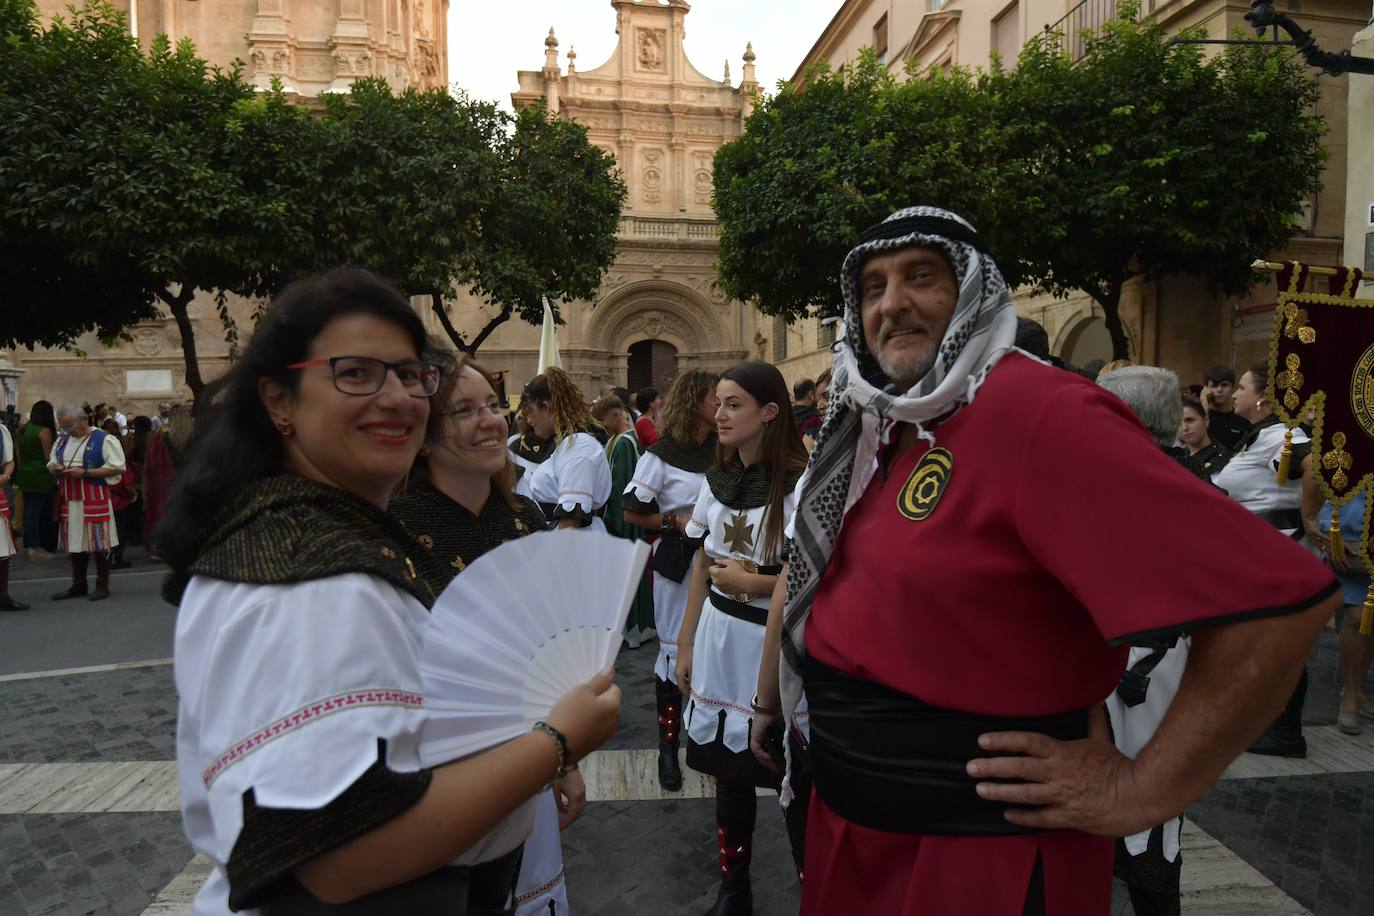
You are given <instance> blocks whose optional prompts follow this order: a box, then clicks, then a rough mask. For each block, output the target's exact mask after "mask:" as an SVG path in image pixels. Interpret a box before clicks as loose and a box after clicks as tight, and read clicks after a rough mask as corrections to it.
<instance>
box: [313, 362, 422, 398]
mask: <svg viewBox="0 0 1374 916" xmlns="http://www.w3.org/2000/svg"><path fill="white" fill-rule="evenodd" d="M314 366H328V367H329V369H330V372H331V373H332V374H333V376H334V388H335V389H336V390H337V391H338V392H339V393H341V394H353V395H369V394H376V393H377V392H379V391H381V390H382V386H383V385H385V384H386V374H387V372H388V371H390V372H394V373H396V378H397V379H399V380H400V382H401V385H402V386H403V387H404V388H405V390H406V394H409V395H410V396H411V397H412V398H428V397H433V396H434V394H435V392H437V391H438V390H439V380H440V379H442V378H443V375H444V371H443V369H442V368H441V367H440V366H437V365H435V364H434V363H431V362H426V361H425V360H422V359H405V360H401V361H400V362H399V363H389V362H387V361H386V360H384V359H374V358H373V357H371V356H329V357H321V358H320V359H308V360H306V361H305V362H300V363H292V364H291V365H289V366H287V367H286V368H288V369H310V368H312V367H314Z"/></svg>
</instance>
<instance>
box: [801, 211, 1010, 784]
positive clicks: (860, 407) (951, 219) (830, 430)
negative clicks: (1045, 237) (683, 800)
mask: <svg viewBox="0 0 1374 916" xmlns="http://www.w3.org/2000/svg"><path fill="white" fill-rule="evenodd" d="M912 245H927V246H930V247H934V248H939V249H941V250H942V251H943V252H944V253H945V255H946V256H947V257H948V258H949V262H950V265H951V266H952V267H953V268H954V275H955V277H956V278H957V279H958V284H959V299H958V302H957V304H956V305H955V307H954V314H953V315H951V316H950V321H949V327H948V328H947V329H946V331H945V336H944V339H943V340H942V341H941V342H940V349H939V353H938V356H937V357H936V360H935V365H934V366H933V367H932V368H931V369H930V371H929V372H927V373H926V374H925V376H924V377H922V378H921V380H920V381H918V382H917V383H916V385H915V386H914V387H912V388H911V389H910V390H908V391H906V392H905V393H901V392H898V391H896V390H895V389H894V386H892V385H891V384H890V383H888V381H887V379H886V377H885V376H884V375H883V374H882V371H881V370H880V369H879V368H878V364H877V361H876V360H875V359H874V358H873V354H871V353H870V352H869V351H868V347H867V345H866V344H865V342H864V331H863V319H862V316H861V315H860V309H859V306H860V291H859V275H860V273H861V271H862V269H863V262H864V260H865V259H866V258H867V257H868V256H870V255H873V254H877V253H880V252H886V251H893V250H895V249H898V248H906V247H909V246H912ZM840 291H841V292H842V293H843V295H844V320H845V337H844V340H843V341H841V342H840V343H839V344H837V345H836V347H835V363H834V368H833V370H832V380H831V387H830V391H831V394H830V411H829V414H828V415H827V417H826V419H825V425H824V426H823V427H822V428H821V430H820V433H819V434H818V435H817V437H816V447H815V449H814V450H813V451H812V453H811V462H810V464H809V465H808V467H807V469H806V474H805V475H804V476H803V478H802V484H801V487H802V489H801V496H800V498H799V499H798V501H797V512H796V517H795V521H794V536H793V540H792V545H791V549H790V550H789V552H788V572H787V603H786V610H785V612H784V617H783V638H782V665H781V672H780V687H781V693H782V705H783V711H784V716H783V721H785V722H787V723H789V727H791V726H790V723H791V721H792V715H793V713H794V711H795V710H796V708H797V704H798V703H799V702H800V700H801V695H802V680H801V664H802V658H803V657H804V656H805V654H806V618H807V617H808V616H809V615H810V613H811V602H812V600H813V599H814V598H815V595H816V589H817V587H818V586H819V585H820V581H821V575H822V573H823V572H824V571H825V568H826V565H827V564H828V563H829V562H830V555H831V554H832V553H833V552H834V550H835V544H836V542H837V541H838V540H839V536H840V529H841V527H842V526H843V524H844V517H845V515H846V514H847V513H848V512H849V510H850V509H851V508H853V506H854V504H855V503H857V502H858V501H859V498H860V497H861V496H862V495H863V493H864V489H865V488H866V487H867V486H868V482H869V481H870V480H872V479H873V475H874V473H875V472H876V471H877V468H878V451H879V449H880V448H881V447H882V445H883V444H885V443H886V442H887V440H888V436H889V434H890V433H891V431H892V428H893V427H894V426H895V425H896V424H898V423H910V424H913V425H914V426H915V427H916V430H917V432H918V433H919V435H920V436H921V438H922V439H924V440H926V441H927V442H929V443H930V444H931V445H932V446H933V445H934V444H935V435H934V433H933V432H932V431H931V430H929V429H927V428H926V426H925V424H926V423H929V422H930V421H931V420H935V419H938V418H941V417H945V416H947V415H949V414H950V413H952V412H953V411H956V410H958V409H960V408H961V407H963V406H964V405H966V404H968V403H969V402H970V401H972V400H973V397H974V395H975V394H976V393H977V391H978V387H979V386H980V385H982V383H983V380H984V379H986V378H987V375H988V372H989V370H991V369H992V367H993V366H994V365H995V364H996V363H997V361H998V360H999V359H1001V358H1002V357H1003V356H1004V355H1005V354H1006V353H1007V352H1008V351H1010V350H1011V349H1012V345H1013V342H1014V341H1015V339H1016V313H1015V311H1013V309H1012V305H1011V294H1010V293H1009V292H1008V290H1007V284H1006V281H1004V280H1003V279H1002V274H1001V272H1000V271H999V270H998V269H997V265H996V264H994V263H993V261H992V259H991V258H990V257H989V256H988V255H987V254H986V253H984V252H983V251H982V243H981V242H980V241H979V239H978V236H977V233H976V232H975V231H974V229H973V227H972V226H971V225H969V224H968V222H966V221H965V220H964V219H962V218H961V217H959V216H956V215H955V214H953V213H950V212H949V211H947V210H941V209H938V208H936V207H908V208H906V209H904V210H898V211H897V212H896V213H893V214H892V215H891V216H889V217H888V218H887V219H885V220H883V222H881V223H879V224H878V225H876V226H874V227H873V228H871V229H869V230H868V231H867V232H865V233H864V234H863V235H862V236H861V237H860V239H859V243H858V244H857V245H855V246H854V248H853V249H851V250H850V252H849V254H848V255H847V256H846V257H845V259H844V264H843V266H841V268H840ZM788 746H789V747H790V743H789V744H788ZM783 786H784V793H785V794H788V793H786V787H787V780H783ZM788 800H789V799H788V798H784V800H783V801H784V803H786V802H787V801H788Z"/></svg>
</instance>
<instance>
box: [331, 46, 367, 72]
mask: <svg viewBox="0 0 1374 916" xmlns="http://www.w3.org/2000/svg"><path fill="white" fill-rule="evenodd" d="M334 63H335V65H336V66H337V68H338V74H339V75H340V76H367V75H368V74H370V73H371V72H372V52H371V51H354V50H346V49H344V48H338V49H336V50H335V51H334Z"/></svg>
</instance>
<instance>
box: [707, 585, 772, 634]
mask: <svg viewBox="0 0 1374 916" xmlns="http://www.w3.org/2000/svg"><path fill="white" fill-rule="evenodd" d="M711 606H712V607H714V608H715V609H716V610H718V611H720V612H721V613H722V614H729V615H730V616H731V617H738V618H739V619H740V620H746V621H748V622H749V623H756V624H758V625H759V626H761V627H762V626H767V625H768V608H766V607H755V606H754V605H752V604H745V603H744V602H743V601H736V600H735V599H734V598H730V597H727V596H725V595H722V594H721V593H720V592H718V591H716V590H715V589H711Z"/></svg>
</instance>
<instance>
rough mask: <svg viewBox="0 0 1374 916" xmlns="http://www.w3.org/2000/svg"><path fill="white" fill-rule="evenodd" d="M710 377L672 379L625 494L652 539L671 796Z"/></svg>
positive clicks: (662, 747) (693, 373) (661, 733)
mask: <svg viewBox="0 0 1374 916" xmlns="http://www.w3.org/2000/svg"><path fill="white" fill-rule="evenodd" d="M719 379H720V376H718V375H716V374H715V373H714V372H705V371H703V370H700V369H693V370H690V371H688V372H684V373H683V374H681V375H679V376H678V377H677V379H676V380H674V382H673V387H672V388H671V389H670V390H669V391H668V396H667V398H666V399H665V401H664V404H663V408H662V412H661V413H660V427H661V428H662V430H663V435H662V437H661V438H660V439H659V440H658V441H657V442H655V443H654V444H653V445H651V446H650V447H649V449H648V450H647V451H646V452H645V453H644V454H643V455H641V456H640V458H639V462H638V464H636V465H635V471H634V476H633V478H632V479H631V480H630V484H629V486H628V487H626V488H625V500H624V514H625V520H626V521H628V522H629V523H630V524H632V525H638V526H639V527H641V528H644V529H646V530H648V531H651V532H652V531H657V532H659V538H658V540H657V541H655V542H654V561H653V566H654V582H653V590H654V629H655V630H657V631H658V658H657V659H656V660H655V662H654V697H655V699H656V701H657V706H658V782H659V785H661V786H662V787H663V788H665V789H667V790H668V791H670V792H676V791H677V790H678V789H681V788H682V768H681V767H680V766H679V765H678V759H677V756H678V755H677V752H678V742H679V740H680V738H679V736H680V733H681V731H682V693H681V692H680V691H679V690H678V688H677V671H676V668H677V644H678V633H679V632H680V631H681V630H682V618H683V615H684V614H686V612H687V591H688V588H689V586H690V582H691V580H690V577H689V575H688V574H689V573H690V572H691V562H692V558H693V556H694V555H695V553H696V543H695V542H693V541H689V540H687V538H686V537H684V536H683V531H684V530H685V529H686V527H687V523H688V522H689V521H691V518H692V509H693V508H694V507H695V506H696V501H697V496H698V495H700V493H701V484H702V482H703V481H704V480H705V479H706V471H707V469H709V468H710V467H711V465H713V464H715V460H716V382H717V381H719Z"/></svg>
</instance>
